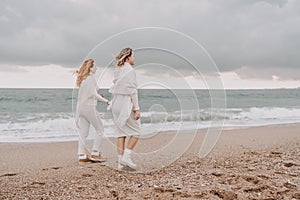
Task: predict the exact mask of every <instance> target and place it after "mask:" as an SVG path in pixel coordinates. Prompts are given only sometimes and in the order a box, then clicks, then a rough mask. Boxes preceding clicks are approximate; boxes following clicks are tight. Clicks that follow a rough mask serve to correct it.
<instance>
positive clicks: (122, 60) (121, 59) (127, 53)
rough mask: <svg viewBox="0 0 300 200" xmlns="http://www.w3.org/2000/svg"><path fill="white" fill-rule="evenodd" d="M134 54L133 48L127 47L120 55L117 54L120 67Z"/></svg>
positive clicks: (117, 63)
mask: <svg viewBox="0 0 300 200" xmlns="http://www.w3.org/2000/svg"><path fill="white" fill-rule="evenodd" d="M131 54H132V49H131V48H125V49H123V50H122V51H121V52H120V53H119V55H118V56H116V65H117V66H118V67H121V66H123V65H124V63H125V62H126V59H127V58H128V57H130V56H131Z"/></svg>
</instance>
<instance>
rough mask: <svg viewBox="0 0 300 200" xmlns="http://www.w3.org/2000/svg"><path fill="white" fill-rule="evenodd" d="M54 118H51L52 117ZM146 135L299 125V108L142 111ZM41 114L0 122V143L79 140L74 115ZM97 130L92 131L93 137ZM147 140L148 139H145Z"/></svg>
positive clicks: (109, 126)
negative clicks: (226, 128) (219, 127)
mask: <svg viewBox="0 0 300 200" xmlns="http://www.w3.org/2000/svg"><path fill="white" fill-rule="evenodd" d="M101 115H102V116H103V117H104V119H103V123H104V125H105V135H106V136H109V135H110V134H111V133H113V120H112V119H111V118H110V117H107V115H106V114H104V113H102V114H101ZM51 116H52V117H51ZM141 116H142V130H143V131H142V132H143V135H152V134H156V133H158V132H163V131H169V130H174V131H176V130H194V129H202V128H208V127H210V126H220V125H221V124H222V123H217V125H214V123H211V122H212V121H211V119H214V120H216V121H217V122H222V120H224V124H223V126H224V127H242V126H261V125H269V124H283V123H298V122H300V109H299V108H282V107H273V108H269V107H262V108H258V107H252V108H246V109H241V108H229V109H226V113H225V112H224V110H218V109H214V110H209V109H207V110H204V109H203V110H199V111H176V112H170V113H168V112H142V113H141ZM37 119H38V114H34V115H32V116H28V115H27V116H26V119H24V120H18V121H17V122H12V121H9V122H6V123H4V121H2V122H1V123H0V141H1V142H24V141H25V142H26V141H29V142H33V141H66V140H76V139H77V135H78V134H77V129H76V126H75V123H74V118H73V115H72V114H70V113H69V114H64V115H63V114H59V115H55V117H53V114H49V113H48V114H45V113H43V114H40V120H37ZM94 133H95V132H94V130H93V129H91V136H90V138H92V137H93V134H94ZM145 137H146V136H145Z"/></svg>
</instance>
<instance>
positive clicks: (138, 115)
mask: <svg viewBox="0 0 300 200" xmlns="http://www.w3.org/2000/svg"><path fill="white" fill-rule="evenodd" d="M133 112H134V119H135V120H139V119H140V118H141V114H140V111H139V110H135V111H133Z"/></svg>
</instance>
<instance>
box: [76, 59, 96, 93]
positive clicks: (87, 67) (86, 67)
mask: <svg viewBox="0 0 300 200" xmlns="http://www.w3.org/2000/svg"><path fill="white" fill-rule="evenodd" d="M93 66H94V60H93V59H91V58H90V59H88V60H85V61H84V62H83V63H82V65H81V67H80V69H79V70H77V71H76V75H77V80H76V85H77V87H80V85H81V83H82V81H84V80H85V79H86V78H87V77H88V76H89V75H90V71H91V68H92V67H93Z"/></svg>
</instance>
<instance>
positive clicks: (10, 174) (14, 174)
mask: <svg viewBox="0 0 300 200" xmlns="http://www.w3.org/2000/svg"><path fill="white" fill-rule="evenodd" d="M16 175H18V173H7V174H2V175H1V176H0V177H4V176H16Z"/></svg>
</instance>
